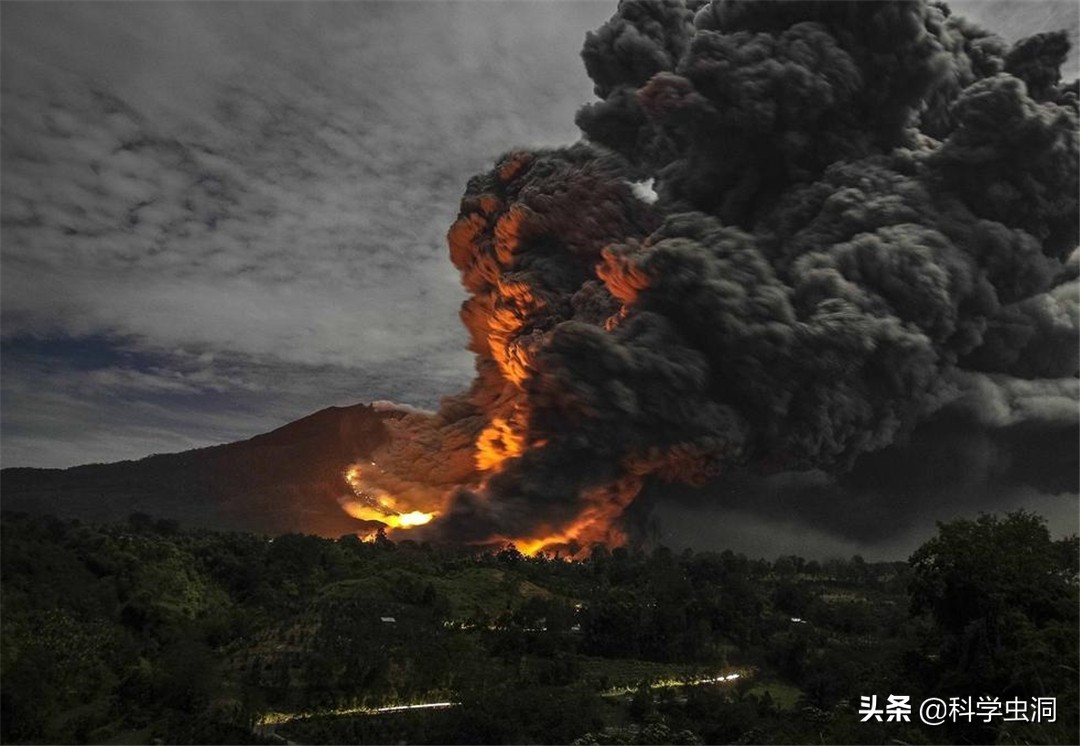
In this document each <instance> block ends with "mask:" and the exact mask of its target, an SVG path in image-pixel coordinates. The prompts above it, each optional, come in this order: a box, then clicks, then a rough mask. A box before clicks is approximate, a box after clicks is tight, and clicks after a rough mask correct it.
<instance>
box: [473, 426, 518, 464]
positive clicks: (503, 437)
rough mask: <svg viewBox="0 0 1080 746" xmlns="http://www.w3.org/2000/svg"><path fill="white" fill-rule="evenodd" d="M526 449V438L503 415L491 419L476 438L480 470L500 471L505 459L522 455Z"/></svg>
mask: <svg viewBox="0 0 1080 746" xmlns="http://www.w3.org/2000/svg"><path fill="white" fill-rule="evenodd" d="M524 450H525V439H524V438H523V437H522V436H521V434H520V433H518V432H516V431H515V429H514V428H513V427H511V425H510V423H509V422H507V421H506V420H505V419H503V418H502V417H496V418H494V419H493V420H492V421H491V424H489V425H488V426H487V427H485V428H484V430H483V432H481V433H480V436H479V437H478V438H477V439H476V456H475V458H476V468H477V469H478V470H480V471H498V470H499V469H500V468H501V467H502V464H503V462H504V461H506V460H507V459H511V458H515V457H516V456H520V455H521V453H522V452H523V451H524Z"/></svg>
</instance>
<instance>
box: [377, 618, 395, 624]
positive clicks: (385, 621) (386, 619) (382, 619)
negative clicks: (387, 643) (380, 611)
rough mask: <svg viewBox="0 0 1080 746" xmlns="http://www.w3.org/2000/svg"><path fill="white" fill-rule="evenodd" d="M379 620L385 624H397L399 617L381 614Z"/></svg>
mask: <svg viewBox="0 0 1080 746" xmlns="http://www.w3.org/2000/svg"><path fill="white" fill-rule="evenodd" d="M379 621H381V622H382V623H383V624H397V619H394V617H392V616H381V617H379Z"/></svg>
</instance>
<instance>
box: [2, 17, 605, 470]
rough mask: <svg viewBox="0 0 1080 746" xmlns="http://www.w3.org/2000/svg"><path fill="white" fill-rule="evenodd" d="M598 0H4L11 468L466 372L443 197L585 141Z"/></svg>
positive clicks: (98, 455) (273, 418)
mask: <svg viewBox="0 0 1080 746" xmlns="http://www.w3.org/2000/svg"><path fill="white" fill-rule="evenodd" d="M606 11H607V7H606V6H605V5H602V4H582V5H575V6H560V7H559V8H558V9H556V8H554V6H550V5H546V4H536V5H526V6H515V7H507V6H499V5H489V4H479V3H464V4H441V3H439V4H435V3H433V4H426V3H425V4H398V3H385V4H383V3H363V4H311V5H309V4H272V5H271V4H250V5H248V4H227V5H226V4H221V5H218V4H179V3H168V4H146V5H133V4H123V5H119V4H118V5H112V4H100V3H95V4H88V5H84V4H65V3H55V4H6V5H5V7H4V9H3V21H4V23H3V32H2V33H3V72H2V78H3V79H2V88H3V105H4V115H5V116H4V121H3V127H2V138H3V160H4V173H3V181H2V191H3V194H2V211H3V228H2V244H3V277H2V290H3V297H2V310H3V339H4V359H3V365H4V369H3V374H4V375H3V389H4V391H3V394H4V399H3V406H4V419H3V427H4V432H3V434H4V441H3V459H4V464H5V465H22V464H28V465H70V464H74V463H79V462H84V461H96V460H108V459H115V458H120V457H137V456H141V455H145V454H147V453H150V452H154V451H163V450H177V449H179V448H187V447H192V446H194V445H205V444H209V443H212V442H215V441H221V440H228V439H233V438H236V437H241V436H243V435H251V434H254V433H255V432H258V431H259V430H261V429H265V428H267V427H270V426H273V425H275V424H280V423H281V422H283V421H285V420H287V419H290V418H292V417H296V416H300V415H303V414H305V413H307V412H309V411H311V410H313V409H316V408H319V407H321V406H326V405H328V404H335V403H351V402H354V401H359V400H369V399H378V398H395V399H400V400H405V401H409V402H413V403H416V404H420V405H428V406H429V405H431V404H433V403H434V402H435V401H436V400H437V399H438V397H439V396H440V395H442V394H444V393H449V392H451V391H453V390H455V389H457V388H459V387H460V386H461V384H462V383H463V382H464V381H466V380H467V379H468V377H469V375H470V371H471V366H472V361H471V357H470V356H469V355H468V353H466V352H465V351H464V346H465V335H464V332H463V330H462V329H461V328H460V324H459V322H458V320H457V307H458V305H459V303H460V301H461V299H462V297H463V294H462V292H461V290H460V288H459V284H458V278H457V275H456V272H454V270H453V269H452V267H450V265H449V262H448V260H447V259H446V249H445V238H444V236H445V231H446V229H447V226H449V224H450V223H451V222H452V219H453V216H454V211H455V209H456V204H457V199H458V197H459V195H460V193H461V189H462V188H463V184H464V182H465V180H466V179H467V178H468V176H469V175H471V174H472V173H474V172H475V171H477V170H479V169H480V168H481V167H482V166H483V165H484V164H485V163H486V162H487V161H488V160H489V159H490V156H491V154H492V153H493V152H497V151H499V150H501V149H507V148H510V147H513V146H517V145H523V144H534V143H544V142H550V143H552V144H554V143H557V142H564V141H566V140H568V139H574V138H575V137H576V131H575V130H574V128H573V124H572V120H573V111H574V109H575V108H576V106H578V105H579V104H580V103H581V102H582V101H584V100H585V99H586V98H587V97H588V95H589V86H588V81H587V79H586V78H585V76H584V75H583V74H582V72H581V70H580V63H579V61H578V59H577V51H578V48H579V46H580V42H581V36H582V35H583V33H584V29H587V28H589V27H590V26H592V25H595V23H596V22H598V20H599V19H600V18H602V17H603V15H604V14H605V13H606Z"/></svg>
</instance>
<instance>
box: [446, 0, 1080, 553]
mask: <svg viewBox="0 0 1080 746" xmlns="http://www.w3.org/2000/svg"><path fill="white" fill-rule="evenodd" d="M1067 50H1068V42H1067V41H1066V38H1065V36H1064V34H1062V33H1053V34H1041V35H1039V36H1036V37H1033V38H1031V39H1026V40H1023V41H1021V42H1019V43H1017V44H1016V45H1014V46H1012V47H1011V48H1010V47H1009V46H1008V45H1007V44H1006V43H1005V42H1003V41H1002V40H1001V39H1000V38H998V37H997V36H994V35H992V34H990V33H989V32H986V31H984V30H982V29H980V28H978V27H976V26H975V25H973V24H971V23H970V22H968V21H966V20H964V19H963V18H959V17H956V16H952V15H950V14H949V12H948V10H947V8H946V7H945V6H944V5H940V4H930V3H927V2H922V1H915V0H910V1H896V2H806V1H802V0H791V1H789V2H762V1H756V0H716V1H714V2H711V3H706V4H700V3H695V2H690V3H688V4H686V5H684V4H683V3H682V2H677V1H675V0H623V2H621V3H620V4H619V7H618V10H617V12H616V14H615V16H614V17H613V18H612V19H611V20H610V21H608V22H607V23H606V24H605V25H604V26H602V27H601V28H600V29H599V30H597V31H596V32H594V33H590V34H589V35H588V36H587V38H586V42H585V47H584V50H583V53H582V55H583V58H584V61H585V67H586V70H587V71H588V73H589V75H590V76H591V78H592V79H593V81H594V82H595V93H596V95H597V97H598V101H596V102H595V103H592V104H589V105H587V106H585V107H584V108H583V109H582V110H581V111H580V112H579V114H578V124H579V125H580V127H581V129H582V131H583V132H584V134H585V140H584V141H583V142H581V143H579V144H576V145H574V146H573V147H569V148H566V149H563V150H549V151H539V152H515V153H511V154H509V155H507V156H505V157H503V158H502V160H500V161H499V163H498V164H497V165H496V167H495V168H494V169H492V170H491V171H490V172H489V173H486V174H483V175H480V176H477V177H475V178H474V179H473V180H472V181H471V182H470V183H469V185H468V188H467V190H466V193H465V196H464V198H463V200H462V205H461V213H460V215H459V218H458V220H457V222H456V223H455V224H454V226H453V228H452V229H451V231H450V236H449V238H450V247H451V256H452V259H453V261H454V264H455V266H457V267H458V269H459V270H460V271H461V273H462V277H463V281H464V284H465V286H466V288H467V289H468V291H469V292H470V294H471V298H470V299H469V300H468V301H466V303H465V304H464V306H463V308H462V319H463V321H464V323H465V324H466V326H467V327H468V329H469V332H470V335H471V349H472V350H473V351H474V352H475V353H476V355H477V379H476V382H475V383H474V385H473V387H472V389H471V391H470V392H469V393H468V394H466V395H462V396H461V397H457V398H456V399H454V400H453V401H451V402H448V404H447V405H446V407H445V408H444V410H443V412H442V413H441V415H440V417H441V422H442V423H443V424H444V426H446V427H453V426H455V424H458V425H460V424H461V423H467V425H466V426H465V427H466V429H468V430H469V432H470V433H472V434H473V435H475V438H476V442H477V449H478V455H477V458H476V466H477V469H478V471H479V474H478V479H482V480H483V481H482V485H481V486H480V487H479V488H478V489H475V490H461V491H460V492H459V493H458V494H457V495H456V496H455V497H454V499H453V501H452V503H451V505H450V509H449V512H448V514H447V515H445V516H443V517H442V518H441V519H440V520H439V521H438V522H437V524H434V528H435V530H438V531H440V532H441V534H442V535H443V536H447V537H453V538H457V539H463V540H484V539H488V538H492V537H502V538H509V537H522V536H537V535H544V534H551V535H554V536H561V537H562V539H563V540H567V539H569V540H573V541H576V542H579V543H587V542H589V541H609V542H613V541H619V540H620V538H621V534H620V532H619V530H618V518H619V516H620V514H621V513H622V512H623V510H624V508H625V507H626V506H627V504H628V503H629V502H630V501H632V500H633V499H634V496H635V494H636V493H637V491H638V490H639V488H640V487H641V486H642V484H643V483H644V482H645V481H647V480H648V481H651V482H656V481H657V480H667V481H677V482H686V483H690V484H702V483H705V482H708V481H709V480H713V479H715V478H716V476H717V475H718V474H720V473H722V472H726V471H728V470H732V469H743V470H750V471H754V472H757V473H761V474H767V473H773V472H776V471H778V470H781V469H784V470H816V471H818V472H845V471H847V470H849V469H851V468H852V466H853V465H854V464H855V463H856V461H857V460H858V459H859V457H860V456H861V455H863V454H867V453H870V452H874V451H878V450H880V449H882V448H885V447H887V446H889V445H890V444H891V443H893V442H894V441H896V440H897V439H898V438H906V437H907V436H908V435H909V434H910V433H911V432H912V430H913V429H914V428H915V427H916V426H917V425H918V424H919V423H920V422H923V421H925V420H926V419H927V418H928V417H930V416H931V415H932V414H934V413H935V412H937V411H939V410H941V409H942V408H943V407H945V406H947V405H949V404H950V403H952V402H955V401H957V400H960V399H962V398H963V397H964V396H966V395H967V392H969V391H970V390H971V389H972V387H982V388H984V389H985V388H987V387H989V388H995V387H1000V388H1003V389H1005V388H1008V387H1009V386H1014V385H1015V384H1014V383H1013V382H1014V381H1016V380H1020V379H1026V380H1030V381H1032V382H1033V385H1035V384H1037V383H1039V382H1042V383H1045V384H1046V385H1049V386H1053V385H1054V384H1053V383H1052V381H1056V380H1060V379H1075V377H1076V375H1077V372H1078V371H1077V368H1078V359H1077V357H1078V356H1077V345H1076V335H1077V316H1078V314H1077V281H1076V270H1075V257H1076V254H1075V247H1076V245H1077V239H1078V229H1077V224H1078V219H1080V213H1078V198H1077V194H1078V188H1080V187H1078V175H1077V174H1078V168H1077V158H1078V136H1077V96H1076V86H1075V84H1072V85H1063V84H1062V83H1061V81H1060V72H1059V68H1060V65H1061V63H1062V61H1063V60H1064V58H1065V55H1066V53H1067ZM648 180H651V184H652V188H653V189H654V190H655V194H656V199H655V200H653V199H649V198H648V197H647V195H646V196H642V195H645V194H646V192H647V189H645V188H644V187H643V186H642V183H646V182H648ZM1070 255H1072V259H1071V260H1070ZM1048 381H1051V383H1047V382H1048ZM1073 382H1074V383H1075V380H1074V381H1073ZM1065 387H1066V388H1068V389H1069V391H1071V392H1072V394H1071V395H1072V396H1073V397H1074V398H1075V388H1076V387H1075V386H1074V385H1071V384H1069V385H1065ZM1058 388H1061V385H1059V386H1058ZM1074 409H1075V407H1074Z"/></svg>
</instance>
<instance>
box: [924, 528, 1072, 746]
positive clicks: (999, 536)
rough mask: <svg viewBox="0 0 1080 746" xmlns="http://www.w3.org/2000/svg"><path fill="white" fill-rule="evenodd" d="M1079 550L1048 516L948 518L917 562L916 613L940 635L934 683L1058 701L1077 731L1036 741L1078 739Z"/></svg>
mask: <svg viewBox="0 0 1080 746" xmlns="http://www.w3.org/2000/svg"><path fill="white" fill-rule="evenodd" d="M1078 546H1080V545H1078V542H1077V538H1076V537H1075V536H1073V537H1070V538H1068V539H1062V540H1060V541H1054V540H1053V539H1051V537H1050V532H1049V531H1048V530H1047V528H1046V525H1045V520H1044V519H1043V518H1041V517H1040V516H1038V515H1034V514H1032V513H1026V512H1024V511H1019V512H1016V513H1009V514H1008V515H1006V516H1005V517H1004V518H999V517H997V516H994V515H982V516H980V517H979V518H978V519H977V520H974V521H970V520H958V521H953V522H951V523H939V524H938V535H937V536H936V537H934V538H933V539H931V540H930V541H928V542H926V543H925V544H924V545H923V546H921V547H919V549H918V550H916V551H915V553H914V554H913V555H912V556H911V559H910V560H909V562H910V564H911V567H912V570H913V579H912V582H911V585H910V594H911V610H912V612H913V613H915V614H928V615H929V616H930V618H931V619H932V620H933V622H934V624H935V626H936V627H937V629H938V631H939V633H940V647H939V649H938V651H937V652H936V655H937V656H938V662H937V665H936V666H933V667H931V673H932V675H933V676H934V677H935V678H936V681H932V682H928V683H929V685H930V688H931V689H933V690H935V691H937V692H939V693H940V694H957V695H970V694H973V693H976V692H978V693H982V692H989V693H992V694H994V695H996V696H1000V697H1002V698H1004V697H1025V698H1026V697H1035V696H1042V697H1056V698H1057V701H1058V707H1059V712H1058V721H1057V722H1058V723H1067V724H1069V725H1067V726H1061V727H1065V728H1070V729H1072V730H1071V732H1069V733H1061V734H1054V733H1042V732H1040V733H1037V734H1032V735H1031V736H1030V737H1031V738H1032V740H1039V741H1045V740H1047V739H1050V740H1053V739H1060V738H1065V739H1066V740H1067V741H1068V742H1071V743H1075V742H1077V741H1076V724H1077V714H1078V713H1077V700H1078V692H1077V677H1076V667H1075V666H1076V660H1077V655H1078V652H1080V651H1078V640H1077V635H1076V629H1077V621H1078V609H1077V604H1078V601H1080V593H1078V587H1077V580H1078V578H1077V559H1076V558H1077V548H1078ZM1062 710H1065V711H1062ZM987 735H988V734H977V735H973V736H965V737H967V738H969V739H970V738H976V739H984V738H985V737H987ZM1010 737H1011V738H1015V737H1018V736H1017V733H1016V732H1015V731H1014V732H1012V733H1011V735H1010ZM1019 737H1020V738H1027V736H1023V735H1021V736H1019ZM1061 742H1065V741H1061Z"/></svg>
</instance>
